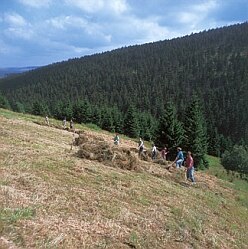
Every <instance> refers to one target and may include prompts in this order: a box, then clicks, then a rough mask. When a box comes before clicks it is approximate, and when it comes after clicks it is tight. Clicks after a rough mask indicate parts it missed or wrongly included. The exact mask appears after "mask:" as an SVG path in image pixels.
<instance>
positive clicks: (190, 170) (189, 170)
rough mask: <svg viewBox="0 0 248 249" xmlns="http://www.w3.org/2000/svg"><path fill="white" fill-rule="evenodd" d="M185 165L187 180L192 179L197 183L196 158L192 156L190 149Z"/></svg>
mask: <svg viewBox="0 0 248 249" xmlns="http://www.w3.org/2000/svg"><path fill="white" fill-rule="evenodd" d="M185 166H186V176H187V180H190V181H191V182H192V183H193V184H194V183H195V177H194V171H195V169H194V160H193V157H192V154H191V152H190V151H188V153H187V158H186V162H185Z"/></svg>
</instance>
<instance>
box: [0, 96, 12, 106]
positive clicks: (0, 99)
mask: <svg viewBox="0 0 248 249" xmlns="http://www.w3.org/2000/svg"><path fill="white" fill-rule="evenodd" d="M0 108H6V109H10V105H9V102H8V100H7V98H5V97H4V96H3V94H2V93H1V92H0Z"/></svg>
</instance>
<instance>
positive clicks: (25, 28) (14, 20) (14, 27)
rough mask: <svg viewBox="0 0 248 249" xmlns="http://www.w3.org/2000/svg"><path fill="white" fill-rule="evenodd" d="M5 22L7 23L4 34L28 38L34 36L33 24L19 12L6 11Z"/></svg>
mask: <svg viewBox="0 0 248 249" xmlns="http://www.w3.org/2000/svg"><path fill="white" fill-rule="evenodd" d="M4 22H5V23H6V24H7V28H5V29H4V34H5V35H7V36H8V37H11V38H12V37H13V36H15V37H18V38H22V39H25V40H27V39H30V38H31V37H32V36H33V30H32V25H31V24H30V23H28V22H27V21H26V20H25V19H24V18H23V17H22V16H21V15H19V14H17V13H5V14H4Z"/></svg>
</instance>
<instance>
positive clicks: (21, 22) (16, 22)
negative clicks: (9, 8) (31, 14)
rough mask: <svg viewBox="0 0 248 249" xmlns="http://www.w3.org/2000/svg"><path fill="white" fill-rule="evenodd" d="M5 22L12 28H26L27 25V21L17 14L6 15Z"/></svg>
mask: <svg viewBox="0 0 248 249" xmlns="http://www.w3.org/2000/svg"><path fill="white" fill-rule="evenodd" d="M4 21H5V22H6V23H7V24H8V25H11V26H19V27H20V26H25V25H27V22H26V20H25V19H24V18H23V17H22V16H21V15H19V14H17V13H14V12H13V13H6V14H5V15H4Z"/></svg>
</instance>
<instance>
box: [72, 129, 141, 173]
mask: <svg viewBox="0 0 248 249" xmlns="http://www.w3.org/2000/svg"><path fill="white" fill-rule="evenodd" d="M75 145H78V146H80V148H79V150H78V153H77V155H78V156H79V157H81V158H85V159H89V160H96V161H98V162H102V163H103V164H105V165H108V166H112V167H118V168H121V169H127V170H135V171H139V170H141V167H140V165H139V160H138V157H137V154H136V153H135V152H132V151H130V150H129V149H127V148H123V147H120V146H116V145H113V144H110V143H108V142H106V141H104V139H103V138H101V137H96V136H88V135H86V134H85V133H82V134H79V137H78V138H76V139H75Z"/></svg>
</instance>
